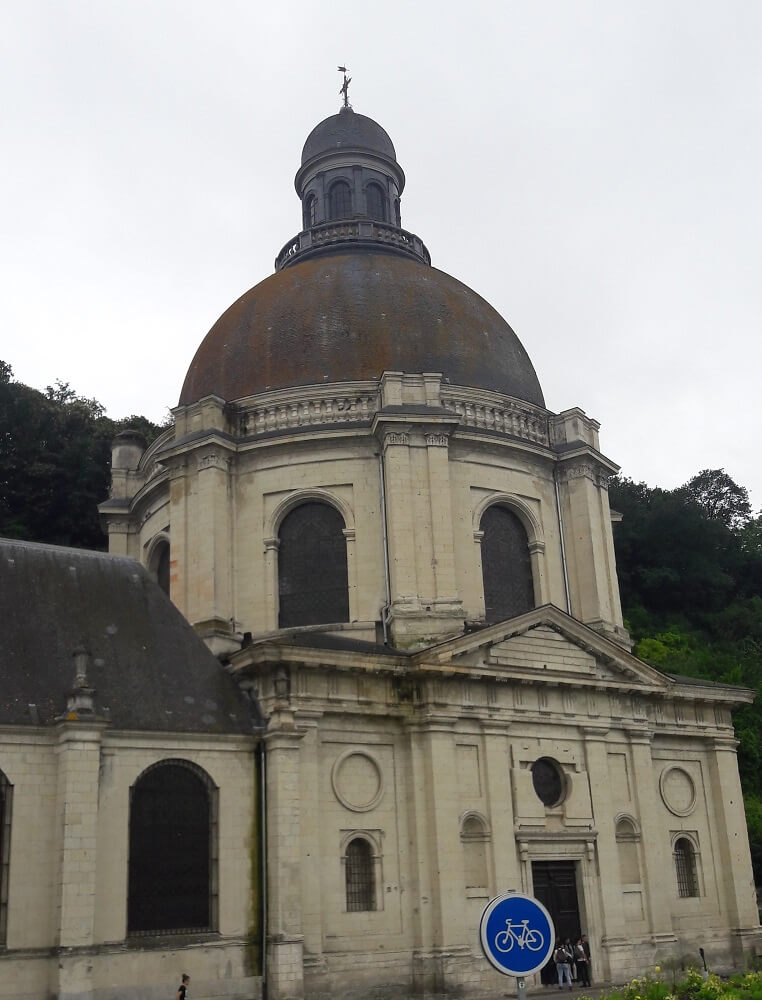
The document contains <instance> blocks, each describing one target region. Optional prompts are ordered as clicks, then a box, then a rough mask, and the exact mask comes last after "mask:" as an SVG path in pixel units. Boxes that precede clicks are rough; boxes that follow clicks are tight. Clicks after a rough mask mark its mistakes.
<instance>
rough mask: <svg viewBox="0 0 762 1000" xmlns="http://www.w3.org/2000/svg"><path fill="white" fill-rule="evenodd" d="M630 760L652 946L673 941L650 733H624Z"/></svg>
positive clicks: (668, 866)
mask: <svg viewBox="0 0 762 1000" xmlns="http://www.w3.org/2000/svg"><path fill="white" fill-rule="evenodd" d="M627 736H628V740H629V744H630V754H631V757H632V774H633V787H634V789H635V799H636V801H637V803H638V819H639V820H640V832H641V837H642V840H643V843H644V844H645V845H646V850H644V851H643V864H644V867H645V883H646V913H647V916H648V923H649V926H650V929H651V938H652V940H653V941H654V943H655V944H663V943H668V942H670V941H674V940H676V938H675V933H674V931H673V929H672V914H671V910H672V908H671V905H670V895H669V893H670V888H671V886H672V882H671V880H668V879H666V878H665V877H664V873H665V872H671V870H672V866H671V859H670V857H669V850H668V848H669V844H668V843H667V842H666V840H665V836H664V831H663V829H662V826H661V824H660V823H659V822H658V819H657V817H658V815H659V803H658V801H657V788H656V771H655V768H654V761H653V757H652V756H651V733H650V732H648V731H646V730H640V729H631V730H629V731H628V733H627Z"/></svg>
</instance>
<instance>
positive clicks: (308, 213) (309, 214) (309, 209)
mask: <svg viewBox="0 0 762 1000" xmlns="http://www.w3.org/2000/svg"><path fill="white" fill-rule="evenodd" d="M316 222H317V198H316V197H315V195H314V194H308V195H307V198H306V200H305V202H304V228H305V229H310V228H311V227H312V226H314V225H315V223H316Z"/></svg>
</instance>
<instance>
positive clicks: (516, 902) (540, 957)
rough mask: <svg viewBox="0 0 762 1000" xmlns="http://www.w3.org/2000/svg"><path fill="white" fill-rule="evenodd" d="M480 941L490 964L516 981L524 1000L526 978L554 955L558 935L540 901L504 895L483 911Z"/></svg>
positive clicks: (491, 901)
mask: <svg viewBox="0 0 762 1000" xmlns="http://www.w3.org/2000/svg"><path fill="white" fill-rule="evenodd" d="M479 940H480V942H481V946H482V951H483V952H484V956H485V958H486V959H487V961H488V962H489V963H490V964H491V965H492V966H494V968H496V969H497V971H498V972H501V973H502V974H503V975H504V976H514V977H515V979H516V991H517V993H518V1000H525V996H526V979H525V977H526V976H531V975H532V973H534V972H539V970H540V969H541V968H542V967H543V965H545V963H546V962H547V961H548V959H549V958H550V956H551V955H552V954H553V949H554V948H555V943H556V932H555V928H554V927H553V921H552V920H551V917H550V914H549V913H548V911H547V910H546V909H545V907H544V906H543V905H542V903H541V902H539V900H537V899H534V898H533V897H532V896H525V895H524V894H523V893H521V892H505V893H503V894H502V895H501V896H496V897H495V898H494V899H491V900H490V901H489V903H487V905H486V906H485V907H484V912H483V913H482V917H481V921H480V923H479Z"/></svg>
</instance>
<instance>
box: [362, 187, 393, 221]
mask: <svg viewBox="0 0 762 1000" xmlns="http://www.w3.org/2000/svg"><path fill="white" fill-rule="evenodd" d="M386 206H387V197H386V192H385V191H384V190H383V188H382V187H381V185H380V184H377V183H376V182H375V181H371V182H370V184H368V186H367V187H366V188H365V210H366V212H367V213H368V215H369V216H370V217H371V219H374V220H375V221H376V222H386V221H387V216H388V211H387V207H386Z"/></svg>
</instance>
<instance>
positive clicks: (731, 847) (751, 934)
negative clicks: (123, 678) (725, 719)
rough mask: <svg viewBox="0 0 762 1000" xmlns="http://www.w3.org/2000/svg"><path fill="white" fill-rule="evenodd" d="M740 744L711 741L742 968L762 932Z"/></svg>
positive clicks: (727, 887)
mask: <svg viewBox="0 0 762 1000" xmlns="http://www.w3.org/2000/svg"><path fill="white" fill-rule="evenodd" d="M737 746H738V741H737V740H735V739H733V738H732V737H731V738H728V737H724V738H715V739H713V740H712V741H711V744H710V752H709V782H710V786H711V801H712V806H713V812H714V821H715V825H716V829H717V841H716V843H717V850H718V852H719V864H718V865H717V872H718V876H719V877H720V878H721V879H722V881H721V891H722V893H723V896H724V903H725V907H726V908H727V914H728V922H729V924H730V927H731V935H732V937H731V945H732V946H733V948H734V951H735V955H734V957H735V959H736V961H737V962H738V963H739V965H740V964H742V960H743V958H744V953H745V952H747V951H749V950H751V948H752V946H753V945H755V944H757V945H758V944H759V942H760V939H762V930H761V929H760V926H759V913H758V910H757V905H756V893H755V890H754V879H753V877H752V869H751V854H750V852H749V835H748V833H747V830H746V822H745V814H744V809H743V792H742V790H741V779H740V777H739V774H738V759H737V753H736V748H737Z"/></svg>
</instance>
